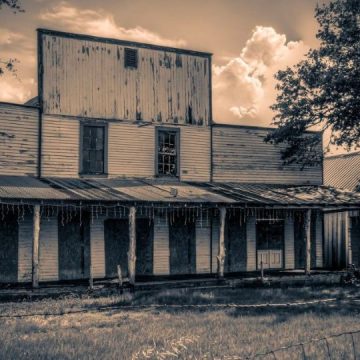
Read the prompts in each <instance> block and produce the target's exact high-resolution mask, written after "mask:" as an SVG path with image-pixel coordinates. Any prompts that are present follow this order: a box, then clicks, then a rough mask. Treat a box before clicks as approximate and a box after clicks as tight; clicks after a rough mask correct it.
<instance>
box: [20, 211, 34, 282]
mask: <svg viewBox="0 0 360 360" xmlns="http://www.w3.org/2000/svg"><path fill="white" fill-rule="evenodd" d="M32 238H33V217H32V215H31V214H27V215H25V217H24V220H21V221H20V222H19V247H18V251H19V257H18V281H19V282H28V281H31V271H32Z"/></svg>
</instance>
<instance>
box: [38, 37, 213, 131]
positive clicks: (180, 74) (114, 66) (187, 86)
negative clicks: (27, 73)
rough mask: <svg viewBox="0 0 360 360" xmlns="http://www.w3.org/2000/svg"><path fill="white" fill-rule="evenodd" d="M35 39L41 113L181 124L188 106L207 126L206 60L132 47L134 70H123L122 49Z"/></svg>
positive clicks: (77, 41)
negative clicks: (40, 67)
mask: <svg viewBox="0 0 360 360" xmlns="http://www.w3.org/2000/svg"><path fill="white" fill-rule="evenodd" d="M41 41H42V48H43V59H42V60H43V92H44V99H43V100H44V112H45V113H47V114H63V115H74V116H86V117H97V118H106V119H128V120H135V119H143V120H147V121H153V122H162V123H186V122H187V120H188V119H189V107H191V117H192V118H193V120H194V121H195V122H196V123H197V124H199V125H201V124H203V123H208V122H209V117H210V109H209V96H210V90H209V82H210V69H209V59H208V57H203V56H197V55H192V54H177V53H175V52H171V51H162V50H154V49H149V48H138V68H137V69H134V68H125V67H124V48H125V46H123V45H118V44H110V43H105V42H98V41H88V40H83V39H74V38H68V37H60V36H50V35H46V34H43V35H42V39H41ZM128 47H129V46H126V48H128ZM130 48H133V49H136V48H134V47H130Z"/></svg>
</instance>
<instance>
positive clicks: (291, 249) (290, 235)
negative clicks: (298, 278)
mask: <svg viewBox="0 0 360 360" xmlns="http://www.w3.org/2000/svg"><path fill="white" fill-rule="evenodd" d="M284 232H285V234H284V235H285V236H284V240H285V244H284V245H285V269H295V243H294V241H295V239H294V219H292V218H290V217H286V218H285V221H284Z"/></svg>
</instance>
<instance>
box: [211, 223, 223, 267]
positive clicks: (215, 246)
mask: <svg viewBox="0 0 360 360" xmlns="http://www.w3.org/2000/svg"><path fill="white" fill-rule="evenodd" d="M211 231H212V258H211V261H212V273H216V272H217V267H218V262H217V256H218V254H219V237H220V223H219V217H213V221H212V229H211ZM225 253H226V249H225Z"/></svg>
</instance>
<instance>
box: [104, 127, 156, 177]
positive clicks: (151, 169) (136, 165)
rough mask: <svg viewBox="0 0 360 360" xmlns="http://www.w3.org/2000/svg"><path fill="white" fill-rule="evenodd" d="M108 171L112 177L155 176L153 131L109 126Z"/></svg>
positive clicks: (151, 128) (141, 128)
mask: <svg viewBox="0 0 360 360" xmlns="http://www.w3.org/2000/svg"><path fill="white" fill-rule="evenodd" d="M108 139H109V145H108V153H109V160H108V169H109V174H110V175H113V176H129V177H131V176H135V177H141V176H143V177H152V176H154V174H155V129H154V127H153V126H144V127H139V126H137V125H131V124H124V123H122V124H119V123H110V124H109V134H108Z"/></svg>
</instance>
